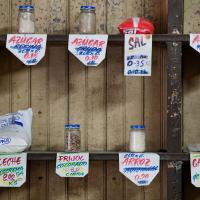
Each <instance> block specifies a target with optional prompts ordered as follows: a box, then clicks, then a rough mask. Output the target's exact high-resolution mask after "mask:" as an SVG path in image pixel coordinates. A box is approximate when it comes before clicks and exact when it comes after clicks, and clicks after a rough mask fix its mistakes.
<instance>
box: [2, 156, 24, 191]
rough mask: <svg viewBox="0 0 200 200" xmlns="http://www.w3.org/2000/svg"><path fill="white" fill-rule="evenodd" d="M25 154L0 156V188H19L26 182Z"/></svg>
mask: <svg viewBox="0 0 200 200" xmlns="http://www.w3.org/2000/svg"><path fill="white" fill-rule="evenodd" d="M26 161H27V154H26V153H17V154H1V155H0V187H20V186H22V185H23V184H24V183H25V182H26Z"/></svg>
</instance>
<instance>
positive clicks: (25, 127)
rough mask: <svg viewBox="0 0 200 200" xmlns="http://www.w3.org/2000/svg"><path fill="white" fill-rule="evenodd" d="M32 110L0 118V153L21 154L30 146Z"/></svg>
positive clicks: (20, 111)
mask: <svg viewBox="0 0 200 200" xmlns="http://www.w3.org/2000/svg"><path fill="white" fill-rule="evenodd" d="M31 126H32V109H31V108H29V109H27V110H19V111H17V112H16V113H9V114H6V115H3V116H0V153H18V152H23V151H24V150H26V149H28V148H29V147H30V146H31Z"/></svg>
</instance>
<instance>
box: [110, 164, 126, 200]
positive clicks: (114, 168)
mask: <svg viewBox="0 0 200 200" xmlns="http://www.w3.org/2000/svg"><path fill="white" fill-rule="evenodd" d="M124 182H125V178H124V176H123V175H122V174H120V172H119V164H118V162H115V161H108V162H107V199H109V200H123V199H124V197H125V190H124Z"/></svg>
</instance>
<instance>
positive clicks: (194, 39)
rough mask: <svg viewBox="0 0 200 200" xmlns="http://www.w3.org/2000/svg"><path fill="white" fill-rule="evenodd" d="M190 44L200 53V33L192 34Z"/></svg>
mask: <svg viewBox="0 0 200 200" xmlns="http://www.w3.org/2000/svg"><path fill="white" fill-rule="evenodd" d="M190 46H191V47H192V48H193V49H195V50H196V51H198V52H199V53H200V34H194V33H191V34H190Z"/></svg>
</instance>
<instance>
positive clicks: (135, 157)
mask: <svg viewBox="0 0 200 200" xmlns="http://www.w3.org/2000/svg"><path fill="white" fill-rule="evenodd" d="M150 158H151V159H152V160H153V162H154V163H151V162H150V161H151V159H150ZM140 165H141V166H140ZM145 165H146V166H145ZM145 167H146V168H147V170H146V171H145V170H144V169H145ZM119 171H120V172H121V173H122V174H123V175H124V176H125V177H126V178H128V179H129V180H130V181H131V182H133V183H134V184H136V185H137V186H147V185H150V184H151V182H152V181H153V180H154V179H155V177H156V176H157V175H158V173H159V171H160V156H159V155H158V154H156V153H133V152H123V153H119Z"/></svg>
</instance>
